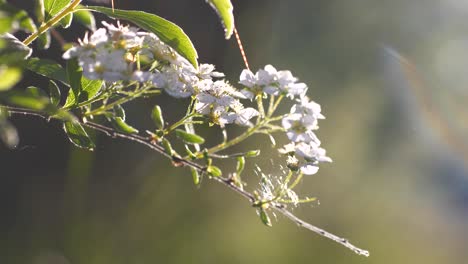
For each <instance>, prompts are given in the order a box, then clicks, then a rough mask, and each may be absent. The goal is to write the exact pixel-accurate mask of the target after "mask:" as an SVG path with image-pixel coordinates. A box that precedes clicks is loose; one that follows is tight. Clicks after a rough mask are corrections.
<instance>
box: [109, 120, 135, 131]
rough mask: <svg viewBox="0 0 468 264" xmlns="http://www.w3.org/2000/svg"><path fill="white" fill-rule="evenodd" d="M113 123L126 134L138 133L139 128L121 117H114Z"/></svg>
mask: <svg viewBox="0 0 468 264" xmlns="http://www.w3.org/2000/svg"><path fill="white" fill-rule="evenodd" d="M112 125H113V126H114V127H115V129H117V130H119V131H120V132H122V133H126V134H136V133H138V130H137V129H136V128H134V127H132V126H130V125H129V124H127V123H125V121H123V119H122V118H121V117H115V118H113V119H112Z"/></svg>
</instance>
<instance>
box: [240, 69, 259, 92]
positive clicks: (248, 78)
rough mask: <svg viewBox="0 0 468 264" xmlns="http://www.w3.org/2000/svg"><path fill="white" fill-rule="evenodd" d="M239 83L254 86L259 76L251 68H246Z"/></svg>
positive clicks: (249, 86)
mask: <svg viewBox="0 0 468 264" xmlns="http://www.w3.org/2000/svg"><path fill="white" fill-rule="evenodd" d="M239 83H240V84H242V85H244V86H246V87H248V88H252V87H254V86H255V85H256V84H257V78H256V77H255V75H254V74H253V73H252V72H251V71H250V70H248V69H245V70H243V71H242V73H241V75H240V81H239Z"/></svg>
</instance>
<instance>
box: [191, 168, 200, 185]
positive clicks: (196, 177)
mask: <svg viewBox="0 0 468 264" xmlns="http://www.w3.org/2000/svg"><path fill="white" fill-rule="evenodd" d="M190 171H191V172H192V178H193V183H194V184H195V185H196V186H198V185H200V179H201V177H200V174H199V173H198V171H197V170H196V169H194V168H190Z"/></svg>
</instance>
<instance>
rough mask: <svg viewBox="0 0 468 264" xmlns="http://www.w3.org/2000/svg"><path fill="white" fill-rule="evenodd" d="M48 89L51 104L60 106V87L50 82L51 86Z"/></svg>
mask: <svg viewBox="0 0 468 264" xmlns="http://www.w3.org/2000/svg"><path fill="white" fill-rule="evenodd" d="M47 88H48V90H49V99H50V102H51V103H52V104H53V105H55V106H58V105H59V104H60V89H59V87H58V86H57V84H56V83H55V82H54V81H52V80H49V86H48V87H47Z"/></svg>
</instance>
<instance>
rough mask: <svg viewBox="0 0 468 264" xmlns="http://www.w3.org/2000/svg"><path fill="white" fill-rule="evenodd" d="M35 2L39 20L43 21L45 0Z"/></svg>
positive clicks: (35, 10) (35, 11)
mask: <svg viewBox="0 0 468 264" xmlns="http://www.w3.org/2000/svg"><path fill="white" fill-rule="evenodd" d="M35 2H36V4H35V6H34V13H35V14H36V18H37V21H38V22H39V23H42V22H44V18H45V8H44V0H35Z"/></svg>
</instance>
